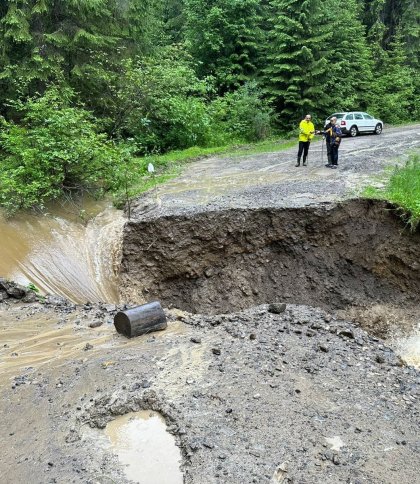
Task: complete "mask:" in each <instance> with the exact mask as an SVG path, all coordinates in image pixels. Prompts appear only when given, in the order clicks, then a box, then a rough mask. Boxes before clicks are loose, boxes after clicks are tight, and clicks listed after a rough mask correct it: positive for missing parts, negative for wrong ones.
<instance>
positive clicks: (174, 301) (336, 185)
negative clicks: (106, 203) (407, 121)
mask: <svg viewBox="0 0 420 484" xmlns="http://www.w3.org/2000/svg"><path fill="white" fill-rule="evenodd" d="M418 129H419V127H418V126H411V127H408V128H407V129H404V130H397V129H395V130H390V131H389V133H387V132H386V133H385V134H384V135H383V136H381V137H370V138H368V137H360V138H358V139H357V140H353V139H352V140H344V141H343V144H342V149H341V158H340V160H341V161H340V162H341V167H340V168H339V170H335V171H334V172H333V171H332V170H329V171H328V170H327V169H324V168H323V167H322V166H321V165H320V163H319V162H320V159H316V157H317V156H318V157H320V156H321V147H320V145H318V146H316V145H314V146H313V147H311V150H312V151H311V158H310V164H309V167H308V171H307V172H303V171H301V172H300V173H298V172H296V170H295V169H294V168H293V161H294V155H295V152H294V150H293V152H292V150H289V151H288V152H284V153H276V154H268V155H267V154H264V155H256V156H251V157H247V156H242V157H239V158H234V157H232V158H231V159H217V160H215V159H212V160H204V161H202V162H199V163H198V164H197V165H196V166H195V169H193V168H191V169H189V171H188V170H187V171H186V173H185V174H184V175H183V176H182V177H181V178H180V179H179V180H176V181H173V182H171V183H170V184H168V185H167V186H166V187H160V188H159V189H158V190H157V191H155V192H154V193H153V194H146V195H145V196H143V197H140V198H139V199H137V200H136V201H135V202H133V204H132V211H131V215H132V218H131V220H129V221H127V222H126V223H125V225H124V231H123V233H122V239H120V240H118V242H121V245H119V244H118V254H119V249H120V247H121V246H122V263H121V269H120V279H119V281H118V284H115V279H113V277H114V275H115V271H113V270H112V271H111V272H105V273H101V272H95V270H93V271H90V269H89V270H87V271H85V272H89V273H92V274H93V275H94V277H93V278H92V277H90V276H89V278H88V279H89V281H94V283H93V286H92V287H93V293H92V292H91V291H90V289H89V290H88V289H86V292H88V293H89V294H91V295H92V298H93V300H99V299H100V298H102V297H105V299H106V298H107V297H108V296H107V294H108V295H111V296H110V297H109V300H107V301H106V302H105V303H99V302H96V303H85V301H84V300H83V302H84V304H81V305H80V304H74V303H72V302H71V301H69V300H67V299H65V298H63V297H57V296H52V297H48V298H46V299H45V300H44V299H43V298H41V299H38V300H37V297H36V296H34V295H33V294H31V293H28V292H23V293H22V292H21V291H20V290H19V288H18V287H15V286H14V285H13V284H12V285H9V284H7V285H6V286H5V287H6V288H5V289H1V290H0V296H1V298H0V337H1V342H2V344H1V346H0V356H1V360H0V401H1V406H0V411H1V419H0V434H1V435H2V441H3V446H2V452H1V453H0V474H1V476H2V480H3V481H4V482H13V483H15V482H16V483H20V482H22V483H26V482H34V483H40V484H41V483H42V484H44V483H59V482H71V483H84V484H85V483H92V484H93V483H101V484H102V483H104V484H106V483H113V482H118V483H121V484H126V483H127V484H128V483H132V482H135V481H136V480H138V482H143V481H144V480H145V479H147V478H148V477H150V476H152V477H151V479H152V481H151V482H153V479H154V481H155V482H156V483H157V482H159V484H160V482H161V481H160V480H157V481H156V478H155V477H153V475H152V474H151V472H153V470H152V471H150V473H149V472H148V471H147V472H146V471H145V470H144V472H142V469H137V470H136V471H135V474H131V473H130V472H131V470H132V469H130V468H131V467H132V466H131V464H132V463H134V462H138V459H140V460H141V459H144V455H143V457H140V458H139V457H138V456H139V454H138V453H136V452H138V451H141V448H142V445H143V444H142V442H140V441H143V443H144V440H146V441H147V439H148V438H149V437H148V436H149V435H150V434H148V430H147V429H144V428H143V427H142V428H137V427H136V428H135V430H134V434H135V436H136V438H139V439H140V441H132V440H131V437H130V435H128V434H125V437H123V439H122V440H123V441H124V442H131V444H130V445H131V448H130V449H128V454H125V457H123V456H122V454H121V451H122V447H123V442H122V441H121V440H120V438H119V435H121V434H120V430H121V429H123V428H125V426H126V425H127V424H130V422H131V424H130V425H135V423H133V422H136V420H135V419H136V417H138V415H139V414H138V413H137V412H141V413H140V416H144V415H146V416H150V412H157V413H158V414H159V415H160V416H161V417H160V418H161V419H163V420H160V419H158V421H159V425H161V430H162V431H163V435H162V434H161V435H160V437H159V436H158V435H155V432H154V431H153V439H152V440H153V442H152V443H153V444H156V443H157V444H158V445H159V442H160V441H159V439H160V438H162V439H163V438H164V437H165V438H166V437H170V440H171V448H170V449H168V450H167V452H168V455H169V453H172V452H173V455H175V456H176V458H175V467H174V469H175V470H174V471H173V472H172V477H173V480H172V481H171V480H169V481H168V482H170V483H171V484H178V483H179V482H180V479H182V480H183V482H184V483H185V484H202V483H205V484H244V483H247V484H248V483H256V484H260V483H267V484H268V483H270V484H274V483H284V484H285V483H302V484H303V483H308V484H318V483H319V482H323V483H325V484H337V483H339V482H344V483H353V484H356V483H358V484H360V483H363V482H368V483H370V484H384V483H386V484H395V483H396V482H398V483H400V482H401V483H406V482H407V483H416V482H419V481H418V464H417V463H418V456H419V452H420V442H419V440H418V432H417V430H418V422H419V397H420V375H419V372H418V370H416V368H415V367H414V366H412V365H417V360H416V356H415V353H414V352H413V350H412V348H414V347H416V345H417V343H418V339H416V335H414V337H413V330H415V329H416V327H417V326H416V325H418V323H419V320H418V314H419V312H418V307H419V302H420V300H419V299H420V265H419V264H420V262H419V261H420V252H419V250H420V243H419V242H420V240H419V238H420V234H419V232H416V233H410V232H409V231H408V230H407V228H406V227H404V225H403V223H402V222H401V219H400V218H399V217H398V216H397V214H396V213H395V211H394V210H393V207H392V206H390V205H388V204H385V203H382V202H375V201H368V200H359V199H358V200H352V199H350V200H343V198H348V196H349V192H350V191H352V190H354V188H355V186H357V185H358V184H360V183H361V181H363V180H365V179H366V176H367V175H369V174H372V173H374V172H375V170H376V169H377V168H381V167H382V166H383V164H384V162H383V160H385V161H386V160H387V159H390V158H392V157H393V156H395V154H396V153H397V152H399V151H400V147H401V146H403V145H404V143H406V141H407V140H410V141H409V146H410V147H411V148H413V147H415V146H416V145H418V141H417V139H418V138H416V137H415V136H413V134H415V133H416V132H417V131H416V130H418ZM393 141H395V143H394V144H393ZM292 155H293V159H292ZM403 156H405V155H404V154H403ZM367 162H369V163H367ZM194 170H195V171H194ZM116 218H118V220H117V221H116V222H117V223H116V225H117V229H118V230H117V231H118V233H121V232H120V228H121V226H122V223H121V214H118V215H117V216H116ZM110 222H111V224H110V225H109V226H110V227H113V228H112V230H111V232H107V231H106V230H105V232H103V235H105V238H104V239H112V237H114V235H115V232H114V228H115V227H114V224H113V223H112V222H113V221H112V217H111V220H110ZM60 223H61V222H60ZM105 225H106V226H108V223H106V224H105ZM16 227H17V226H15V227H14V228H13V227H12V229H10V227H9V229H8V230H12V231H13V230H15V229H16ZM98 227H99V226H97V225H95V223H93V224H91V229H90V231H88V232H89V234H91V235H92V234H94V233H95V231H98V232H99V231H100V229H99V228H98ZM19 230H20V229H19ZM107 233H108V235H106V234H107ZM113 234H114V235H113ZM62 235H63V233H61V235H60V236H59V239H61V238H62ZM93 239H94V237H93ZM104 239H102V240H104ZM48 240H50V239H48ZM90 240H91V241H92V239H90ZM110 241H111V242H112V241H113V240H105V242H108V244H105V245H101V246H102V247H103V248H106V247H109V242H110ZM54 244H55V242H54V243H53V244H52V245H53V246H54ZM92 247H98V246H92ZM12 249H13V244H11V243H8V249H7V250H9V251H10V250H12ZM46 250H47V249H46ZM24 252H25V251H23V252H22V253H24ZM112 252H113V251H111V250H108V249H104V250H102V249H99V248H98V250H97V251H96V252H95V254H94V255H95V260H96V262H94V264H93V268H95V267H97V264H98V262H100V261H101V260H102V256H103V255H104V253H106V254H105V255H110V254H112ZM28 253H29V251H28ZM101 254H102V255H101ZM25 260H26V259H24V261H25ZM37 260H38V259H37ZM103 260H104V261H106V260H108V259H107V258H106V257H105V259H103ZM25 263H26V262H25ZM66 264H67V262H66ZM83 264H84V262H83ZM89 265H90V262H89V263H88V266H89ZM99 265H100V264H99ZM104 265H105V266H106V267H107V268H110V267H111V268H112V266H113V263H111V262H110V261H109V260H108V262H106V264H104ZM84 267H85V266H84ZM8 271H9V272H10V274H12V273H15V272H14V267H11V266H10V267H8ZM58 272H60V271H58ZM76 272H77V271H76ZM82 272H83V271H82ZM49 274H51V279H52V280H53V279H54V277H56V276H55V275H54V273H53V272H50V273H49ZM101 279H104V280H103V281H102V280H101ZM52 280H51V281H48V280H47V281H46V282H47V283H48V284H52V283H53V282H54V281H52ZM71 280H72V282H71V285H73V284H75V283H76V288H77V278H76V279H75V278H72V279H71ZM95 281H96V282H95ZM24 282H25V283H26V282H27V279H25V281H24ZM97 282H99V290H98V286H97V285H96V283H97ZM110 282H111V284H109V286H107V284H108V283H110ZM83 284H84V282H83ZM87 284H88V287H89V288H90V287H91V283H90V282H88V283H87ZM104 284H105V286H104ZM54 285H55V282H54ZM60 285H61V282H60V281H58V282H57V287H60ZM64 286H65V284H64ZM64 286H63V287H64ZM45 287H46V290H47V289H48V287H47V285H46V286H45ZM51 287H52V286H51ZM83 287H84V286H83ZM83 287H81V292H82V295H81V296H82V298H83V294H84V291H85V290H84V288H83ZM86 287H87V286H86ZM101 287H102V288H103V287H105V288H106V287H108V289H109V291H108V289H106V290H104V291H103V290H102V289H101ZM65 289H66V290H67V288H65ZM69 291H70V292H69V294H70V293H71V294H72V297H70V299H73V301H75V300H79V299H77V298H75V297H74V296H73V295H74V294H77V291H76V292H75V291H74V290H73V289H72V288H70V289H69ZM58 292H60V291H58ZM64 292H65V291H64V290H63V291H61V293H62V294H64ZM116 292H119V294H118V296H119V297H114V296H112V294H114V295H115V294H116ZM104 294H105V296H104ZM17 295H19V297H18V298H17V297H15V296H17ZM79 295H80V293H79ZM34 297H35V299H34ZM156 299H157V300H159V301H160V302H161V303H162V306H163V307H164V308H165V313H166V316H167V319H168V327H167V329H166V330H165V331H161V332H157V333H153V334H147V335H143V336H140V337H138V338H133V339H132V340H128V339H126V338H125V337H124V336H122V335H120V334H118V333H117V332H116V331H115V330H114V327H113V317H114V315H115V314H116V312H117V311H118V310H123V309H125V308H126V306H125V303H127V304H138V303H142V302H150V301H152V300H156ZM115 301H124V303H120V302H119V303H118V304H110V303H111V302H115ZM413 345H414V346H413ZM394 350H396V351H397V352H396V351H394ZM406 351H408V352H411V359H410V357H406V356H405V355H404V352H406ZM413 355H414V358H413ZM144 412H146V413H144ZM153 415H155V414H153ZM156 418H157V417H156ZM152 420H153V419H152ZM165 426H166V427H165ZM107 432H108V434H109V436H110V438H109V439H108V437H107ZM168 433H169V434H170V435H169V436H168V435H167V434H168ZM163 436H164V437H163ZM175 447H176V448H175ZM131 451H132V452H131ZM127 455H128V457H127ZM126 457H127V459H128V460H126ZM179 458H180V459H181V461H180V463H179ZM147 459H149V458H147ZM163 462H164V464H159V465H161V466H162V467H163V466H166V462H167V461H166V460H164V461H163ZM179 471H180V472H181V473H182V478H181V476H180V474H179ZM139 474H141V475H140V476H139ZM141 479H143V481H142V480H141ZM169 479H170V478H169ZM144 482H147V481H144Z"/></svg>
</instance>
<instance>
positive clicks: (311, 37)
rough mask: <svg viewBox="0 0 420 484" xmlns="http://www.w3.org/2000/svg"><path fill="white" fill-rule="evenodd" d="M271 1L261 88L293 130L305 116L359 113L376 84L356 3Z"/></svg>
mask: <svg viewBox="0 0 420 484" xmlns="http://www.w3.org/2000/svg"><path fill="white" fill-rule="evenodd" d="M349 1H350V8H349V9H345V10H340V11H337V8H336V2H335V1H334V0H324V1H323V2H317V1H313V0H312V1H311V0H307V1H304V2H298V1H296V0H273V1H272V3H271V7H272V12H271V19H272V22H273V23H272V28H271V31H270V32H269V34H268V49H267V56H266V58H267V65H266V67H265V69H264V74H263V82H264V84H265V88H266V93H267V95H268V97H270V98H271V99H272V100H273V102H274V103H275V106H276V109H277V112H278V113H279V114H280V124H281V125H283V126H290V125H291V124H292V123H296V121H297V120H298V119H301V118H302V117H303V116H304V115H305V114H306V113H308V112H310V113H317V114H318V115H319V116H322V117H323V116H324V115H326V114H331V111H335V110H342V109H349V108H360V107H362V106H364V105H365V104H366V103H364V102H363V98H364V95H365V93H366V91H367V87H368V86H369V85H370V82H371V79H372V71H371V59H370V52H369V50H368V48H367V46H366V41H365V37H364V29H363V26H362V24H361V22H360V20H358V18H357V6H356V3H355V2H354V1H353V0H349Z"/></svg>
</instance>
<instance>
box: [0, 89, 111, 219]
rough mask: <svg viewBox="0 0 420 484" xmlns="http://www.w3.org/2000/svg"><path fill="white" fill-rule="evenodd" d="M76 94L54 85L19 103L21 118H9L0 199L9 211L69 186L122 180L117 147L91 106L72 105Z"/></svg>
mask: <svg viewBox="0 0 420 484" xmlns="http://www.w3.org/2000/svg"><path fill="white" fill-rule="evenodd" d="M72 97H73V92H72V91H71V90H70V89H68V88H62V89H59V88H57V87H54V86H53V87H50V88H49V89H48V90H47V91H46V92H45V94H44V95H43V96H38V97H35V98H32V99H29V100H27V101H26V102H25V103H24V102H21V101H20V102H17V103H15V104H14V108H15V109H16V111H17V112H18V113H19V114H20V116H21V117H22V119H21V122H20V124H19V125H17V124H14V123H12V122H5V123H4V125H3V131H2V132H1V134H0V149H1V157H2V160H1V164H0V204H1V205H2V206H3V207H5V208H6V209H7V210H8V211H9V212H14V211H15V210H17V209H20V208H30V207H33V206H35V205H38V206H42V205H43V204H44V203H45V202H46V201H47V200H51V199H55V198H58V197H60V196H61V195H62V194H63V192H64V191H66V190H81V189H83V188H95V189H98V188H100V189H107V188H108V187H109V186H110V184H111V183H116V182H117V183H118V181H116V180H115V176H114V172H115V170H114V166H115V164H116V163H119V162H120V154H119V152H118V150H117V148H116V147H115V146H114V145H113V144H111V143H110V142H108V141H107V139H106V135H104V134H100V133H98V128H97V124H96V120H95V119H94V118H93V117H92V116H91V114H90V113H89V112H88V111H86V110H85V109H83V107H72V106H71V100H72Z"/></svg>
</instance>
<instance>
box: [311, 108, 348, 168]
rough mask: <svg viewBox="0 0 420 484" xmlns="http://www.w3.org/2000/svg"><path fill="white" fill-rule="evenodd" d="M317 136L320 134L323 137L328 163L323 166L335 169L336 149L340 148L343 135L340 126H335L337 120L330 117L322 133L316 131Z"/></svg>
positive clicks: (336, 162) (336, 163) (336, 161)
mask: <svg viewBox="0 0 420 484" xmlns="http://www.w3.org/2000/svg"><path fill="white" fill-rule="evenodd" d="M317 134H322V135H323V136H324V137H325V143H326V146H327V159H328V163H327V164H326V165H325V166H326V167H328V168H337V166H338V148H339V147H340V143H341V137H342V135H343V133H342V131H341V129H340V126H338V124H337V118H336V117H332V118H331V119H330V122H329V123H327V124H326V125H325V126H324V131H318V133H317Z"/></svg>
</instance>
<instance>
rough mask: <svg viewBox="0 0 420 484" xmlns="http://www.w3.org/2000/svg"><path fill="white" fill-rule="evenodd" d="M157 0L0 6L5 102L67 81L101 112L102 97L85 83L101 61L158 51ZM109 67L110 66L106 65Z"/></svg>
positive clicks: (101, 70)
mask: <svg viewBox="0 0 420 484" xmlns="http://www.w3.org/2000/svg"><path fill="white" fill-rule="evenodd" d="M159 12H160V2H158V1H155V0H142V1H141V2H139V1H138V0H125V1H121V0H67V1H60V2H57V1H54V2H53V1H51V0H3V1H2V5H1V6H0V43H1V45H2V49H1V50H0V102H4V101H5V100H7V99H15V100H16V99H18V98H19V96H20V95H21V94H24V95H28V96H33V95H35V93H36V92H42V91H43V89H45V87H46V86H47V85H48V84H49V83H51V82H57V81H59V80H61V79H62V77H64V80H65V81H66V82H67V83H68V84H69V85H70V86H72V87H74V88H77V91H78V93H79V97H80V98H81V100H82V101H84V102H85V103H86V104H88V105H89V106H90V107H93V108H94V109H96V107H97V106H98V104H100V97H95V96H94V95H93V94H94V92H95V91H94V90H93V91H91V90H90V87H91V85H92V83H91V82H89V79H88V82H87V83H86V84H85V83H84V79H85V76H86V72H91V71H94V72H96V74H97V76H98V77H99V78H102V79H103V78H106V77H107V76H108V75H112V74H113V72H107V71H106V69H105V66H104V64H102V63H101V62H100V59H101V55H102V56H106V57H107V59H109V60H111V59H114V60H116V61H119V60H121V58H124V57H126V56H132V55H135V54H138V53H142V54H144V53H146V52H150V51H152V50H153V48H154V47H153V46H154V45H155V44H156V41H157V30H158V29H159V28H160V25H161V21H160V14H159ZM107 66H109V64H108V65H107Z"/></svg>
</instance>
